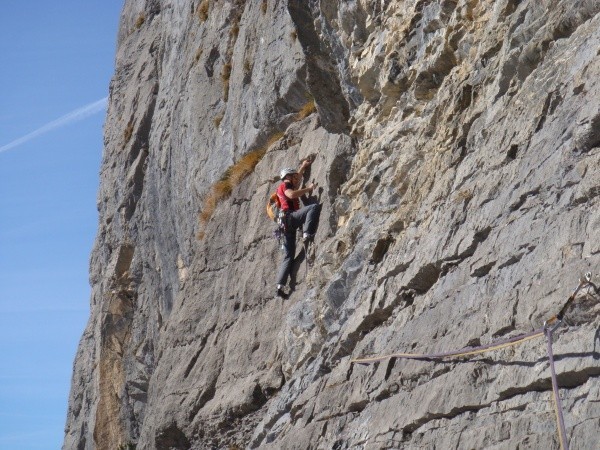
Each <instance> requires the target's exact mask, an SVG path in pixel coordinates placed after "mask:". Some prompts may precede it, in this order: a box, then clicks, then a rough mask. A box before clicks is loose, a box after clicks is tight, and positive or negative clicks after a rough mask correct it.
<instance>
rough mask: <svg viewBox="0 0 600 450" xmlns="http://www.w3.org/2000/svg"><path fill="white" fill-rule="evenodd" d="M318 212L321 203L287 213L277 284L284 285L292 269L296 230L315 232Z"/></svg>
mask: <svg viewBox="0 0 600 450" xmlns="http://www.w3.org/2000/svg"><path fill="white" fill-rule="evenodd" d="M320 213H321V205H319V204H313V205H308V206H305V207H303V208H300V209H299V210H298V211H294V212H292V213H289V214H288V215H287V218H286V219H287V232H286V233H285V235H284V240H283V261H282V263H281V267H280V268H279V275H278V276H277V284H281V285H285V284H286V283H287V279H288V276H289V275H290V272H291V271H292V264H293V263H294V256H295V255H296V231H297V230H298V229H299V228H300V227H302V231H303V232H304V233H308V234H311V235H312V234H315V232H316V231H317V225H318V222H319V214H320Z"/></svg>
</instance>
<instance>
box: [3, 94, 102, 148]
mask: <svg viewBox="0 0 600 450" xmlns="http://www.w3.org/2000/svg"><path fill="white" fill-rule="evenodd" d="M107 103H108V97H104V98H102V99H100V100H98V101H96V102H93V103H90V104H89V105H86V106H83V107H81V108H78V109H76V110H75V111H72V112H70V113H69V114H65V115H64V116H62V117H59V118H58V119H56V120H53V121H52V122H50V123H47V124H46V125H44V126H43V127H40V128H38V129H37V130H35V131H32V132H31V133H29V134H26V135H25V136H23V137H20V138H18V139H15V140H14V141H12V142H9V143H8V144H6V145H3V146H2V147H0V153H2V152H5V151H6V150H10V149H11V148H15V147H17V146H19V145H21V144H24V143H25V142H27V141H30V140H32V139H34V138H36V137H38V136H39V135H41V134H44V133H47V132H48V131H52V130H54V129H56V128H60V127H64V126H66V125H70V124H72V123H74V122H77V121H79V120H82V119H85V118H86V117H89V116H91V115H93V114H96V113H99V112H100V111H102V110H104V109H105V108H106V104H107Z"/></svg>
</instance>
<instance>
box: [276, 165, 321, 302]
mask: <svg viewBox="0 0 600 450" xmlns="http://www.w3.org/2000/svg"><path fill="white" fill-rule="evenodd" d="M311 162H312V161H311V160H310V159H305V160H304V161H302V164H301V166H300V168H299V169H298V170H295V169H292V168H285V169H282V170H281V173H280V178H281V184H280V185H279V187H278V188H277V197H279V201H280V203H281V209H282V211H283V212H284V225H285V230H284V238H283V252H284V255H283V262H282V263H281V267H280V269H279V274H278V276H277V296H278V297H281V298H287V297H288V294H286V293H285V291H284V287H285V285H286V283H287V279H288V276H289V275H290V272H291V270H292V264H293V262H294V256H295V253H296V231H297V230H298V229H299V228H300V227H302V230H303V233H302V241H303V243H304V248H305V250H306V248H307V246H308V245H309V244H310V243H311V242H312V240H313V239H314V235H315V232H316V230H317V225H318V221H319V214H320V212H321V205H320V204H319V203H314V204H310V205H306V206H304V207H302V208H301V207H300V197H302V196H303V195H306V194H309V195H310V194H312V192H313V190H314V189H315V188H316V186H317V185H316V183H310V184H309V185H308V186H306V187H305V188H301V187H300V186H301V182H302V175H303V173H304V171H305V170H306V169H307V168H308V166H310V164H311Z"/></svg>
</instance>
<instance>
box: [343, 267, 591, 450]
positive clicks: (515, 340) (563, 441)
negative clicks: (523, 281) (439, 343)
mask: <svg viewBox="0 0 600 450" xmlns="http://www.w3.org/2000/svg"><path fill="white" fill-rule="evenodd" d="M591 276H592V275H591V273H590V272H588V273H586V274H585V278H584V279H580V280H579V285H578V286H577V288H576V289H575V290H574V291H573V293H572V294H571V295H570V297H569V298H568V299H567V301H566V302H565V303H564V305H563V306H562V308H561V309H560V312H559V313H558V314H556V315H555V316H552V317H551V318H550V319H548V320H547V321H546V322H544V326H543V327H542V328H538V329H537V330H534V331H531V332H529V333H524V334H520V335H518V336H515V337H512V338H509V339H505V340H501V341H496V342H492V343H490V344H488V345H480V346H477V347H464V348H461V349H458V350H452V351H448V352H443V353H392V354H389V355H382V356H372V357H367V358H356V359H352V360H350V363H351V364H365V365H368V364H373V363H376V362H381V361H384V360H386V359H391V358H403V359H421V360H430V359H443V358H458V357H464V356H472V355H477V354H481V353H485V352H491V351H494V350H500V349H503V348H506V347H512V346H515V345H518V344H522V343H523V342H526V341H529V340H531V339H535V338H538V337H540V336H543V335H545V336H546V340H547V349H548V362H549V364H550V375H551V379H552V392H553V398H554V412H555V415H556V427H557V429H558V438H559V442H560V448H561V450H569V443H568V441H567V433H566V427H565V420H564V416H563V411H562V403H561V400H560V393H559V391H558V380H557V377H556V368H555V365H554V353H553V352H552V334H553V333H554V331H555V330H556V329H557V328H558V327H559V326H560V324H561V323H562V319H563V317H564V315H565V312H566V311H567V309H568V307H569V306H570V305H571V303H573V302H574V301H575V297H576V296H577V293H578V292H579V291H580V290H581V289H582V288H583V287H591V288H593V289H594V291H595V292H596V294H600V290H599V289H598V287H597V286H596V285H595V284H594V283H592V282H591ZM550 324H554V325H553V326H552V327H549V325H550Z"/></svg>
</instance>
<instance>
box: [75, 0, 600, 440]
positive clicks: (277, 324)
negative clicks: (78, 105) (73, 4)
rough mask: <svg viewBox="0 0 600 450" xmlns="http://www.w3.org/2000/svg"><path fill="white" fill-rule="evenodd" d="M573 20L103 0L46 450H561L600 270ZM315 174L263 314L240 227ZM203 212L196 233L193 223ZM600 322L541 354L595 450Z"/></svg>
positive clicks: (595, 27)
mask: <svg viewBox="0 0 600 450" xmlns="http://www.w3.org/2000/svg"><path fill="white" fill-rule="evenodd" d="M599 55H600V2H598V1H597V0H496V1H492V0H488V1H476V0H415V1H402V0H376V1H375V0H327V1H325V0H323V1H319V0H252V1H250V0H248V1H244V0H214V1H213V0H210V1H208V0H196V1H192V0H126V2H125V5H124V8H123V12H122V16H121V26H120V31H119V39H118V49H117V56H116V72H115V75H114V77H113V80H112V82H111V86H110V101H109V109H108V114H107V118H106V125H105V147H104V155H103V162H102V168H101V185H100V190H99V194H98V209H99V214H100V216H99V217H100V222H99V226H98V235H97V239H96V243H95V246H94V249H93V251H92V257H91V276H90V279H91V284H92V298H91V315H90V319H89V323H88V326H87V328H86V330H85V332H84V335H83V337H82V340H81V344H80V346H79V350H78V354H77V357H76V361H75V366H74V374H73V382H72V390H71V396H70V400H69V411H68V417H67V426H66V436H65V442H64V448H65V449H68V450H70V449H80V450H84V449H93V448H97V449H111V450H115V449H119V448H121V449H132V448H137V449H161V450H162V449H208V448H225V449H236V448H245V447H248V448H272V449H307V448H319V449H336V450H340V449H350V448H352V449H356V448H364V449H377V448H402V449H451V448H456V449H483V448H490V449H491V448H493V449H515V448H519V449H540V448H548V449H551V448H558V446H559V444H558V436H557V433H556V423H555V418H554V411H553V406H552V400H551V398H552V396H551V382H550V371H549V365H548V361H547V358H546V348H545V343H544V341H543V339H538V340H531V341H528V342H526V343H523V344H522V345H519V346H515V347H510V348H506V349H503V350H499V351H496V352H494V353H489V354H486V355H483V356H479V357H472V358H463V359H458V360H446V361H443V362H432V361H405V360H396V359H392V360H390V361H387V362H382V363H378V364H375V365H370V366H362V365H355V364H352V363H351V362H350V361H351V359H352V358H356V357H359V356H364V355H371V354H386V353H393V352H399V351H410V352H417V353H427V352H432V351H445V350H451V349H457V348H461V347H465V346H474V345H480V344H486V343H490V342H493V341H495V340H497V339H501V338H505V337H510V336H513V335H517V334H519V333H522V332H526V331H531V330H533V329H535V328H537V327H539V326H541V324H542V323H543V322H544V320H545V319H547V318H548V317H550V316H551V315H552V314H555V313H556V312H557V311H558V310H559V309H560V308H561V306H562V305H563V303H564V301H565V300H566V299H567V297H568V296H569V295H570V294H571V292H572V291H573V288H574V287H575V286H576V284H577V282H578V279H579V277H580V276H581V274H582V273H584V272H586V271H591V272H592V273H593V275H594V276H595V277H596V281H597V278H598V277H597V275H598V265H599V262H600V241H599V239H598V229H599V227H600V209H599V208H598V206H599V204H600V182H599V181H598V180H599V175H600V103H599V100H600V59H599V58H600V57H599ZM313 154H314V155H315V156H316V159H315V161H314V163H313V166H312V168H311V173H310V174H308V176H307V179H310V180H312V179H314V180H316V181H317V182H318V183H319V185H320V186H321V189H320V190H319V191H318V192H315V197H316V198H313V199H312V200H313V201H315V200H318V201H320V202H321V203H322V204H323V209H322V214H321V221H320V226H319V231H318V233H317V236H316V240H315V250H316V253H315V255H316V256H315V261H314V264H313V265H312V266H311V267H308V266H307V265H306V262H305V261H304V259H303V253H302V252H298V264H297V266H296V271H295V273H294V277H293V280H292V287H293V288H294V290H293V292H292V294H291V296H290V298H289V299H287V300H282V299H280V298H276V297H275V296H274V294H275V292H274V282H275V273H276V270H277V266H278V263H279V259H280V252H279V250H278V246H277V242H276V240H275V239H273V238H272V232H273V227H274V225H273V224H272V223H270V222H269V221H268V219H267V217H266V214H265V212H264V205H265V203H266V201H267V198H268V196H269V194H270V193H271V192H272V191H273V190H274V189H275V187H276V176H277V173H278V171H279V169H280V168H281V167H285V166H295V165H297V164H298V163H299V161H300V160H301V159H302V158H305V157H307V156H309V155H313ZM199 216H200V219H199ZM598 305H599V299H598V298H597V296H595V295H594V294H593V293H592V291H590V289H586V290H583V291H581V292H580V294H579V295H578V297H577V299H576V301H575V306H574V307H573V308H570V310H569V311H568V314H567V320H566V322H567V323H566V324H565V325H563V326H562V327H561V328H560V329H559V331H558V332H557V335H556V339H555V344H554V351H555V353H556V359H557V372H558V381H559V384H560V386H561V390H560V394H561V397H562V400H563V408H564V414H565V420H566V427H567V438H568V441H569V443H570V446H571V448H572V449H590V450H592V449H597V448H598V433H599V430H600V384H599V383H598V381H599V377H600V364H599V363H598V357H599V353H598V351H597V348H596V344H597V343H598V342H599V339H600V338H599V336H600V331H598V330H599V329H600V328H599V327H600V319H598V317H597V312H598V309H599V306H598Z"/></svg>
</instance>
